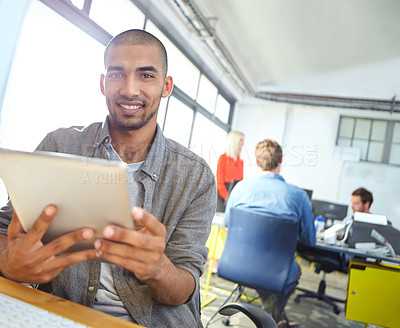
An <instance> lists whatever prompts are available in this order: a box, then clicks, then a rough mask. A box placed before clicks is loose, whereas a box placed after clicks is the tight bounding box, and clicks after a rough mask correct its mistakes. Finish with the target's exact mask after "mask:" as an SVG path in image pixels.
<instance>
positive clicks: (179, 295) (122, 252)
mask: <svg viewBox="0 0 400 328" xmlns="http://www.w3.org/2000/svg"><path fill="white" fill-rule="evenodd" d="M132 217H133V220H134V222H135V229H134V230H130V229H126V228H122V227H119V226H116V225H109V226H107V227H105V228H104V230H103V236H104V237H105V238H106V239H97V240H96V241H95V242H94V246H95V248H96V249H97V251H98V254H97V255H98V257H103V258H104V259H106V260H107V261H109V262H111V263H114V264H117V265H119V266H122V267H124V268H125V269H127V270H129V271H132V272H133V273H134V274H135V276H136V277H137V278H138V279H140V280H144V281H145V282H146V284H147V286H148V287H149V291H150V293H151V295H152V296H153V298H155V299H156V300H157V301H158V302H160V303H164V304H169V305H174V306H178V305H181V304H183V303H184V302H185V301H187V299H188V298H189V296H190V295H191V294H192V293H193V290H194V286H195V281H194V278H193V276H192V275H191V274H190V273H189V272H188V271H187V270H184V269H182V268H179V267H176V266H175V265H174V264H173V263H172V262H171V261H170V260H169V258H168V257H167V256H166V255H165V253H164V251H165V238H166V234H167V232H166V229H165V226H164V225H163V224H162V223H161V222H160V221H158V220H157V218H156V217H155V216H154V215H152V214H150V213H147V212H146V211H145V210H143V209H142V208H138V207H135V208H134V209H133V210H132Z"/></svg>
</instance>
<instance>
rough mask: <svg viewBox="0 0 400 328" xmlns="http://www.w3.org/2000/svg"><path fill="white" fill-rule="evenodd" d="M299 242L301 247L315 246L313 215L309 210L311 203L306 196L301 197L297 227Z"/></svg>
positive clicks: (304, 194)
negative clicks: (298, 225) (298, 224)
mask: <svg viewBox="0 0 400 328" xmlns="http://www.w3.org/2000/svg"><path fill="white" fill-rule="evenodd" d="M299 229H300V230H299V241H300V243H301V244H303V245H315V243H316V236H315V226H314V214H313V211H312V208H311V202H310V200H309V198H308V196H307V194H306V192H305V191H304V192H303V195H302V206H301V218H300V227H299Z"/></svg>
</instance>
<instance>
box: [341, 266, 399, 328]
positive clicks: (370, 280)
mask: <svg viewBox="0 0 400 328" xmlns="http://www.w3.org/2000/svg"><path fill="white" fill-rule="evenodd" d="M347 291H348V292H347V302H346V318H347V319H351V320H356V321H361V322H365V323H367V324H374V325H379V326H383V327H399V322H400V312H399V309H400V298H399V295H400V269H399V268H393V267H391V266H385V265H381V264H377V263H369V262H366V261H365V260H360V259H350V265H349V284H348V288H347Z"/></svg>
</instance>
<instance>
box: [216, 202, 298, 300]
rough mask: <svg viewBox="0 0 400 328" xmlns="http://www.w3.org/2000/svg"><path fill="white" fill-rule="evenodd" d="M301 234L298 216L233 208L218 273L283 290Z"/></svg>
mask: <svg viewBox="0 0 400 328" xmlns="http://www.w3.org/2000/svg"><path fill="white" fill-rule="evenodd" d="M297 235H298V220H295V219H293V218H287V217H282V216H274V215H270V214H266V213H262V212H255V211H252V210H249V209H244V208H238V207H234V208H231V209H230V218H229V227H228V235H227V238H226V242H225V247H224V250H223V252H222V255H221V258H220V260H219V262H218V276H220V277H221V278H224V279H226V280H229V281H233V282H235V283H238V284H240V285H243V286H246V287H250V288H254V289H259V290H263V291H267V292H272V293H282V292H283V290H284V288H285V286H286V283H287V279H288V275H289V272H290V269H291V265H292V262H293V261H294V254H295V251H296V244H297Z"/></svg>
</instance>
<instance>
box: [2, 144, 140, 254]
mask: <svg viewBox="0 0 400 328" xmlns="http://www.w3.org/2000/svg"><path fill="white" fill-rule="evenodd" d="M126 167H127V165H126V164H125V163H123V162H118V161H109V160H106V159H97V158H88V157H83V156H75V155H67V154H61V153H50V152H23V151H15V150H9V149H1V148H0V176H1V178H2V179H3V182H4V184H5V186H6V188H7V192H8V195H9V197H10V199H11V202H12V205H13V208H14V211H16V213H17V215H18V218H19V219H20V221H21V224H22V227H23V228H24V230H25V231H26V232H27V231H29V229H30V228H31V227H32V225H33V223H34V222H35V221H36V219H37V218H38V217H39V215H40V213H41V212H42V211H43V209H44V208H45V207H46V206H47V205H49V204H54V205H56V206H57V214H56V216H55V218H54V219H53V221H52V222H51V224H50V226H49V228H48V230H47V232H46V234H45V235H44V236H43V239H42V241H43V243H48V242H49V241H51V240H53V239H54V238H57V237H59V236H61V235H63V234H65V233H67V232H70V231H74V230H76V229H80V228H84V227H90V228H93V229H94V230H95V236H94V238H93V239H91V240H89V241H83V242H79V243H77V244H75V245H74V246H72V247H71V248H70V249H69V251H72V250H79V249H88V248H93V241H94V239H95V238H97V237H101V236H102V235H101V233H102V229H103V228H104V227H105V226H106V225H107V224H117V225H120V226H124V227H127V228H133V219H132V217H131V204H130V197H129V188H128V179H127V168H126Z"/></svg>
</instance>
